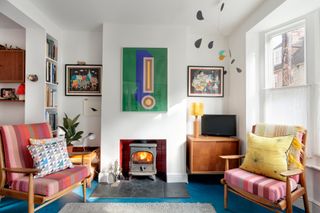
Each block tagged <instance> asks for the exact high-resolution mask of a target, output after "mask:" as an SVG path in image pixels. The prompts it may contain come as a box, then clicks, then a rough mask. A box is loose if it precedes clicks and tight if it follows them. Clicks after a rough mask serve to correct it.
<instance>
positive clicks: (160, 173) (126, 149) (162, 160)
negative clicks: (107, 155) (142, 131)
mask: <svg viewBox="0 0 320 213" xmlns="http://www.w3.org/2000/svg"><path fill="white" fill-rule="evenodd" d="M133 143H148V144H157V148H156V153H157V156H156V169H157V174H156V176H157V177H159V178H161V179H162V180H164V181H166V180H167V152H166V150H167V148H166V140H164V139H159V140H155V139H152V140H148V139H139V140H137V139H135V140H133V139H132V140H129V139H121V140H120V156H119V159H120V165H121V167H122V173H123V175H124V176H125V177H126V178H128V177H129V161H130V158H131V156H130V144H133Z"/></svg>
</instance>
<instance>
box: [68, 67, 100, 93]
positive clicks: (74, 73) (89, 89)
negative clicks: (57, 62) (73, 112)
mask: <svg viewBox="0 0 320 213" xmlns="http://www.w3.org/2000/svg"><path fill="white" fill-rule="evenodd" d="M66 95H67V96H100V95H101V65H77V64H66Z"/></svg>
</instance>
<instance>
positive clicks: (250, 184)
mask: <svg viewBox="0 0 320 213" xmlns="http://www.w3.org/2000/svg"><path fill="white" fill-rule="evenodd" d="M224 179H225V181H226V182H227V184H228V185H230V186H233V187H238V188H241V189H242V190H245V191H246V192H249V193H252V194H255V195H257V196H259V197H263V198H265V199H267V200H270V201H272V202H276V201H278V200H281V199H283V198H284V197H285V196H286V182H284V181H279V180H275V179H272V178H268V177H265V176H262V175H257V174H254V173H251V172H247V171H245V170H242V169H239V168H236V169H231V170H227V171H226V172H225V173H224ZM290 184H291V191H294V190H295V189H296V188H297V185H298V184H297V182H296V181H295V180H294V179H292V178H290Z"/></svg>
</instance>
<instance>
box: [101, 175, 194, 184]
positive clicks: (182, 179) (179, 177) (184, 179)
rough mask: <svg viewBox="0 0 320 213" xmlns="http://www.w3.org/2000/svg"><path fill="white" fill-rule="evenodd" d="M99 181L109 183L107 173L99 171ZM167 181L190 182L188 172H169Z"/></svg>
mask: <svg viewBox="0 0 320 213" xmlns="http://www.w3.org/2000/svg"><path fill="white" fill-rule="evenodd" d="M98 180H99V183H107V182H108V177H107V175H106V173H101V172H100V173H99V176H98ZM167 183H188V175H187V173H168V174H167Z"/></svg>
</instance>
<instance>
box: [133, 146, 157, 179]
mask: <svg viewBox="0 0 320 213" xmlns="http://www.w3.org/2000/svg"><path fill="white" fill-rule="evenodd" d="M156 148H157V144H153V143H132V144H130V161H129V175H130V179H131V177H132V176H150V177H151V178H152V179H153V180H156V174H157V168H156V157H157V150H156Z"/></svg>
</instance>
